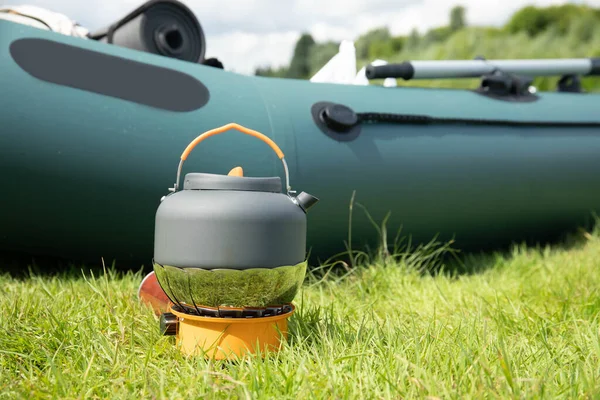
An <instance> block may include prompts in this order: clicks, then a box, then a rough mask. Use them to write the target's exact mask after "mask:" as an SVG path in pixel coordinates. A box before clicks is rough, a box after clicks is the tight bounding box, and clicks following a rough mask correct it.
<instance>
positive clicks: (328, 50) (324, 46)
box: [306, 42, 340, 78]
mask: <svg viewBox="0 0 600 400" xmlns="http://www.w3.org/2000/svg"><path fill="white" fill-rule="evenodd" d="M339 49H340V44H339V43H337V42H325V43H317V44H315V45H314V46H313V47H312V48H311V50H310V55H309V64H310V73H309V74H308V76H306V78H310V77H311V76H312V75H314V74H315V73H316V72H317V71H318V70H319V69H321V68H322V67H323V66H324V65H325V64H327V61H329V60H331V57H333V56H334V55H336V54H337V52H338V51H339Z"/></svg>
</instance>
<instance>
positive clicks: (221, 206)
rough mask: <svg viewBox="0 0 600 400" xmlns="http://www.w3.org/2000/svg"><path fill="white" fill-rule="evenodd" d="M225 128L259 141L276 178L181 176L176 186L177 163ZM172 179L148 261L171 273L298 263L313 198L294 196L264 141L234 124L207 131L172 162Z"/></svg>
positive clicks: (270, 142) (234, 171)
mask: <svg viewBox="0 0 600 400" xmlns="http://www.w3.org/2000/svg"><path fill="white" fill-rule="evenodd" d="M229 129H237V130H238V131H240V132H242V133H245V134H248V135H250V136H253V137H256V138H258V139H261V140H262V141H264V142H265V143H267V144H268V145H269V146H270V147H271V148H272V149H273V150H274V151H275V153H276V154H277V156H278V157H279V158H280V159H281V161H282V163H283V168H284V172H285V183H286V192H285V193H283V192H282V184H281V178H280V177H246V176H243V170H242V169H241V168H240V167H236V168H233V169H232V170H231V171H230V173H229V174H228V175H220V174H208V173H188V174H186V175H185V178H184V182H183V188H182V190H179V189H180V188H179V181H180V176H181V169H182V167H183V162H184V161H185V160H186V159H187V157H188V156H189V154H190V152H191V151H192V149H193V148H194V147H195V146H196V145H197V144H199V143H200V142H201V141H203V140H204V139H206V138H208V137H210V136H213V135H216V134H220V133H223V132H225V131H227V130H229ZM180 158H181V159H180V162H179V167H178V169H177V178H176V181H175V185H174V187H173V188H169V190H170V192H171V193H169V194H168V195H166V196H164V197H163V198H162V199H161V202H160V205H159V207H158V209H157V211H156V217H155V237H154V262H155V263H158V264H161V265H169V266H173V267H179V268H187V267H197V268H202V269H237V270H244V269H249V268H276V267H279V266H282V265H295V264H297V263H300V262H303V261H304V260H305V257H306V225H307V223H306V212H307V210H308V209H309V208H310V207H312V206H313V205H314V204H315V203H316V202H318V201H319V199H317V198H316V197H314V196H312V195H310V194H307V193H305V192H301V193H300V194H298V195H297V196H295V193H296V192H295V191H293V190H291V187H290V183H289V171H288V167H287V163H286V161H285V158H284V154H283V152H282V151H281V149H280V148H279V147H278V146H277V144H275V142H274V141H273V140H271V139H270V138H269V137H267V136H265V135H263V134H262V133H260V132H257V131H254V130H252V129H248V128H246V127H243V126H241V125H238V124H236V123H230V124H227V125H224V126H222V127H219V128H216V129H212V130H210V131H207V132H205V133H203V134H201V135H200V136H198V137H197V138H196V139H194V140H193V141H192V142H191V143H190V144H189V145H188V146H187V148H186V149H185V150H184V152H183V153H182V155H181V157H180Z"/></svg>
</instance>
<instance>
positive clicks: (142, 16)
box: [89, 0, 206, 63]
mask: <svg viewBox="0 0 600 400" xmlns="http://www.w3.org/2000/svg"><path fill="white" fill-rule="evenodd" d="M89 38H90V39H94V40H98V41H101V42H105V43H111V44H114V45H116V46H121V47H127V48H130V49H135V50H141V51H145V52H148V53H154V54H159V55H162V56H166V57H171V58H178V59H180V60H185V61H191V62H194V63H202V62H203V61H204V53H205V50H206V40H205V37H204V32H203V30H202V27H201V26H200V23H199V22H198V19H197V18H196V16H195V15H194V13H193V12H192V11H191V10H190V9H189V8H188V7H187V6H185V5H184V4H182V3H180V2H178V1H176V0H150V1H148V2H146V3H144V4H143V5H141V6H140V7H139V8H137V9H136V10H134V11H132V12H131V13H129V14H128V15H127V16H125V17H124V18H123V19H121V20H119V21H117V22H116V23H114V24H112V25H110V26H109V27H108V28H105V29H103V30H101V31H98V32H95V33H90V35H89Z"/></svg>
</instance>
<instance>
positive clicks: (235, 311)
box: [171, 303, 292, 318]
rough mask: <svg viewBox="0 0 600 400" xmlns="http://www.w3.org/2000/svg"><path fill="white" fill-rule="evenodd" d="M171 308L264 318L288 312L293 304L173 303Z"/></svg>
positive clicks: (201, 313) (209, 314) (215, 315)
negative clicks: (225, 305) (197, 304)
mask: <svg viewBox="0 0 600 400" xmlns="http://www.w3.org/2000/svg"><path fill="white" fill-rule="evenodd" d="M171 308H172V310H175V311H177V312H180V313H182V314H187V315H196V316H200V317H213V318H263V317H273V316H276V315H282V314H287V313H289V312H291V311H292V306H291V305H289V304H283V305H276V306H269V307H206V306H189V305H186V304H181V303H180V304H176V305H173V306H172V307H171Z"/></svg>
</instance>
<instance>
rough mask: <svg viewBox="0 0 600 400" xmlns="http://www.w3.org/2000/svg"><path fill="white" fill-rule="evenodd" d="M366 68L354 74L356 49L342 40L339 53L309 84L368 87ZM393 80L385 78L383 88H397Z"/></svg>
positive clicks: (379, 61) (348, 41)
mask: <svg viewBox="0 0 600 400" xmlns="http://www.w3.org/2000/svg"><path fill="white" fill-rule="evenodd" d="M371 64H373V65H385V64H387V61H384V60H375V61H373V62H372V63H371ZM365 71H366V67H363V68H361V70H360V71H358V73H357V72H356V49H355V47H354V42H353V41H351V40H343V41H342V42H341V43H340V50H339V52H338V53H337V54H336V55H334V56H333V57H332V58H331V60H329V61H328V62H327V64H325V65H324V66H323V68H321V69H320V70H319V71H317V73H316V74H315V75H314V76H313V77H312V78H310V81H311V82H317V83H339V84H345V85H364V86H367V85H369V80H368V79H367V77H366V75H365ZM397 85H398V84H397V82H396V80H395V79H394V78H387V79H385V80H384V82H383V86H386V87H394V86H397Z"/></svg>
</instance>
